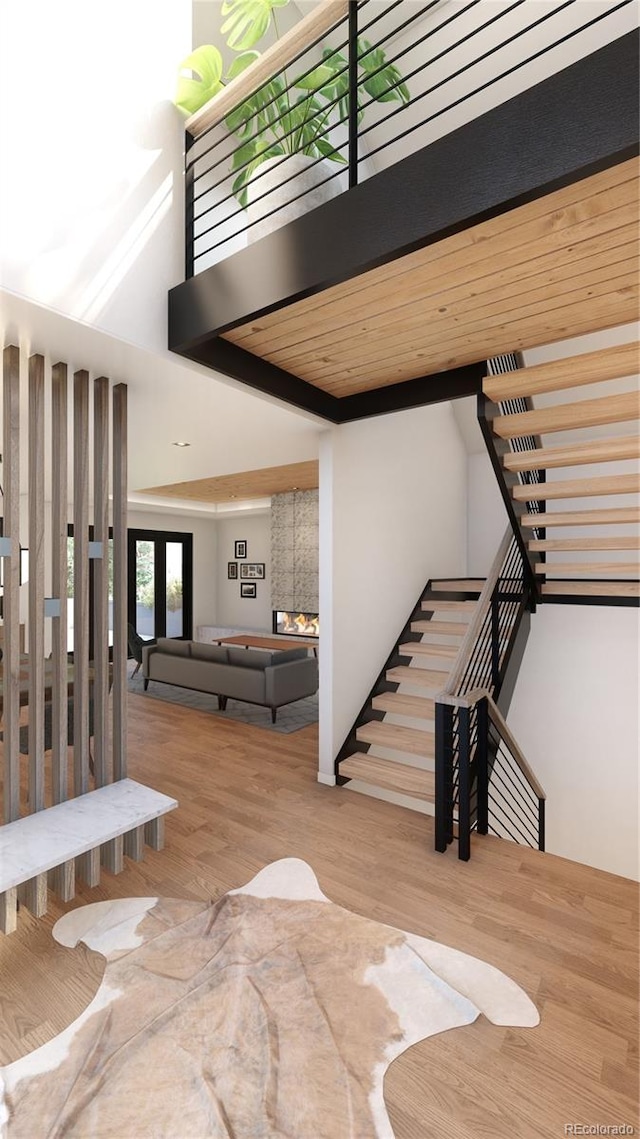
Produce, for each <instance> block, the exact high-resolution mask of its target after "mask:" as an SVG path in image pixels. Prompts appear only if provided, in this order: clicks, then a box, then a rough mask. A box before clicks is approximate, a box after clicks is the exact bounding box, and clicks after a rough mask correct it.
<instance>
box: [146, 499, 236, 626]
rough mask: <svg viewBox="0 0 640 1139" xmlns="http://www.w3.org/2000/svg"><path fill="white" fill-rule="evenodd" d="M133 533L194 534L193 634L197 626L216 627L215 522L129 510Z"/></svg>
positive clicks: (184, 516) (180, 515)
mask: <svg viewBox="0 0 640 1139" xmlns="http://www.w3.org/2000/svg"><path fill="white" fill-rule="evenodd" d="M128 526H129V529H131V530H177V531H181V532H182V533H185V534H193V633H194V636H195V632H196V629H197V627H198V625H213V624H215V609H216V575H217V533H216V523H215V521H214V520H213V519H201V518H194V517H192V516H190V515H182V514H159V513H157V512H155V511H142V510H131V509H130V510H129V515H128Z"/></svg>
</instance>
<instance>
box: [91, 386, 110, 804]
mask: <svg viewBox="0 0 640 1139" xmlns="http://www.w3.org/2000/svg"><path fill="white" fill-rule="evenodd" d="M93 537H94V540H95V541H96V542H100V543H101V545H102V557H101V558H95V559H94V561H93V660H94V679H93V700H94V747H93V755H94V760H95V779H96V787H103V786H104V785H105V784H106V783H110V782H111V772H110V771H109V763H108V754H109V751H108V731H107V708H108V702H109V605H108V603H109V381H108V380H107V379H105V377H104V376H101V377H100V379H97V380H94V383H93Z"/></svg>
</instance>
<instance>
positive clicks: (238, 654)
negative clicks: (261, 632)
mask: <svg viewBox="0 0 640 1139" xmlns="http://www.w3.org/2000/svg"><path fill="white" fill-rule="evenodd" d="M279 655H280V654H279V653H277V652H276V653H267V652H264V651H263V650H262V649H241V648H237V647H236V646H235V645H232V646H231V647H230V648H229V664H235V665H241V666H242V667H243V668H259V669H262V670H263V671H264V669H265V668H268V667H269V665H270V664H273V658H274V657H277V656H279Z"/></svg>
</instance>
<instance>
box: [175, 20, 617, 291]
mask: <svg viewBox="0 0 640 1139" xmlns="http://www.w3.org/2000/svg"><path fill="white" fill-rule="evenodd" d="M632 2H633V0H602V2H601V3H599V4H598V5H597V8H596V9H591V8H590V7H589V6H585V5H584V4H581V3H579V0H560V2H558V3H555V4H554V5H553V7H548V6H545V7H544V9H542V8H541V6H540V5H536V4H531V3H530V2H527V0H512V2H510V3H504V4H502V5H500V6H499V7H498V11H495V8H494V6H493V5H491V6H490V5H488V4H486V3H484V0H467V2H466V3H464V2H461V3H456V4H454V5H449V4H447V3H446V2H445V0H425V2H424V3H421V2H419V0H415V2H414V3H412V4H407V3H406V0H360V2H356V0H352V2H349V0H324V2H323V3H322V4H320V5H319V7H318V8H317V9H316V10H315V11H314V12H312V13H311V14H310V15H308V16H306V17H304V19H303V20H302V21H300V23H299V24H297V25H295V26H294V27H293V28H292V29H291V31H290V32H288V33H287V35H285V36H284V37H283V38H282V39H281V40H279V41H278V42H277V43H276V44H274V45H273V46H272V47H271V48H269V49H268V50H267V51H265V52H264V54H263V55H262V56H260V58H258V59H256V60H255V62H253V63H250V64H249V66H248V67H246V70H244V71H242V72H241V73H240V74H235V71H234V69H233V68H232V69H231V73H232V74H234V76H235V77H234V78H232V79H230V81H229V82H228V83H227V85H226V86H224V87H223V88H222V90H221V91H220V92H219V93H218V94H217V95H216V96H214V98H212V99H211V100H209V102H207V103H206V104H205V105H204V106H203V107H201V108H200V109H199V110H198V111H196V112H195V113H194V114H192V115H191V116H190V117H189V118H188V119H187V121H186V129H187V154H186V168H185V172H186V179H185V191H186V275H187V277H190V276H193V274H194V273H196V272H200V271H202V269H204V268H206V267H208V266H209V265H210V264H213V263H215V262H216V261H218V260H220V259H221V258H222V257H226V256H228V255H229V254H230V253H232V252H234V251H236V250H237V249H238V248H241V247H243V246H244V245H245V244H246V243H247V242H250V241H254V240H256V239H257V238H259V237H262V236H264V235H265V234H266V233H267V232H270V231H271V230H272V229H273V228H275V227H276V226H278V225H283V224H285V223H287V222H289V221H291V220H293V218H295V217H297V216H299V214H301V213H305V212H308V211H309V210H310V209H314V208H315V207H316V206H318V205H320V204H322V203H323V202H324V201H327V200H328V199H329V198H331V197H333V196H335V195H336V194H338V193H341V192H343V191H345V190H348V189H350V188H352V187H354V186H355V185H356V184H357V183H358V182H360V181H362V180H363V179H366V178H368V177H370V176H371V175H373V174H376V173H378V172H379V171H380V170H382V169H384V168H385V167H386V166H389V165H392V164H393V163H395V162H397V161H399V160H400V159H401V158H403V157H405V156H406V155H407V154H409V153H412V152H413V151H415V150H417V149H420V148H422V147H424V146H426V145H429V143H430V142H432V141H434V140H435V139H436V138H438V137H440V136H441V135H443V134H447V133H449V132H450V131H452V130H455V129H456V128H457V127H458V126H460V125H461V124H462V123H464V122H466V121H469V120H470V119H472V118H475V117H477V116H478V115H481V114H483V113H484V112H485V111H486V110H488V109H490V108H491V107H492V106H495V105H497V104H499V103H502V102H504V101H505V100H506V99H509V98H511V97H512V96H513V95H515V94H517V93H518V92H519V91H522V90H524V89H526V88H527V87H529V86H531V85H532V84H533V83H537V82H539V81H540V79H541V78H544V77H546V76H547V75H550V74H552V73H553V72H554V71H558V70H560V69H561V68H562V67H564V66H566V63H567V57H566V52H567V51H568V50H570V51H571V52H573V58H578V57H579V56H580V55H581V54H587V53H588V52H589V51H592V50H594V49H595V47H597V46H601V43H602V42H606V40H607V38H609V39H615V38H616V36H618V35H620V34H621V31H620V26H619V24H618V23H617V22H616V21H615V20H613V19H610V17H614V16H615V14H616V13H618V12H619V11H620V10H621V9H623V8H625V7H627V6H628V5H629V4H632ZM607 20H608V23H607ZM603 21H604V23H603ZM623 30H624V29H623ZM569 44H572V47H571V48H569V47H568V45H569ZM560 47H562V49H563V51H562V52H559V51H558V50H557V49H559V48H560ZM238 66H240V65H239V64H238Z"/></svg>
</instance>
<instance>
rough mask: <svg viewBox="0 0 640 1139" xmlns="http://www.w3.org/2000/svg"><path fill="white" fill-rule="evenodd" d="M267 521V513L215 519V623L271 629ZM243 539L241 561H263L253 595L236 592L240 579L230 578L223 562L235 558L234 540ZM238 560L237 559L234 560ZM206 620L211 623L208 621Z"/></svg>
mask: <svg viewBox="0 0 640 1139" xmlns="http://www.w3.org/2000/svg"><path fill="white" fill-rule="evenodd" d="M270 526H271V523H270V513H266V514H257V515H253V516H252V517H248V518H229V519H225V521H218V522H217V523H216V527H217V532H218V561H217V575H216V576H217V603H216V621H215V624H217V625H221V626H223V627H227V628H231V629H235V628H245V629H255V630H256V631H258V630H259V631H260V632H263V633H264V632H268V633H270V632H271V528H270ZM240 539H244V540H245V541H246V543H247V556H246V558H245V559H243V560H244V561H247V562H264V564H265V574H266V577H265V580H264V581H257V582H256V596H255V598H252V597H241V596H240V579H239V578H238V580H237V581H230V580H229V579H228V577H227V563H228V562H233V561H236V558H235V555H234V548H235V542H236V541H238V540H240ZM238 564H240V563H238ZM207 624H212V622H211V621H209V622H207Z"/></svg>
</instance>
